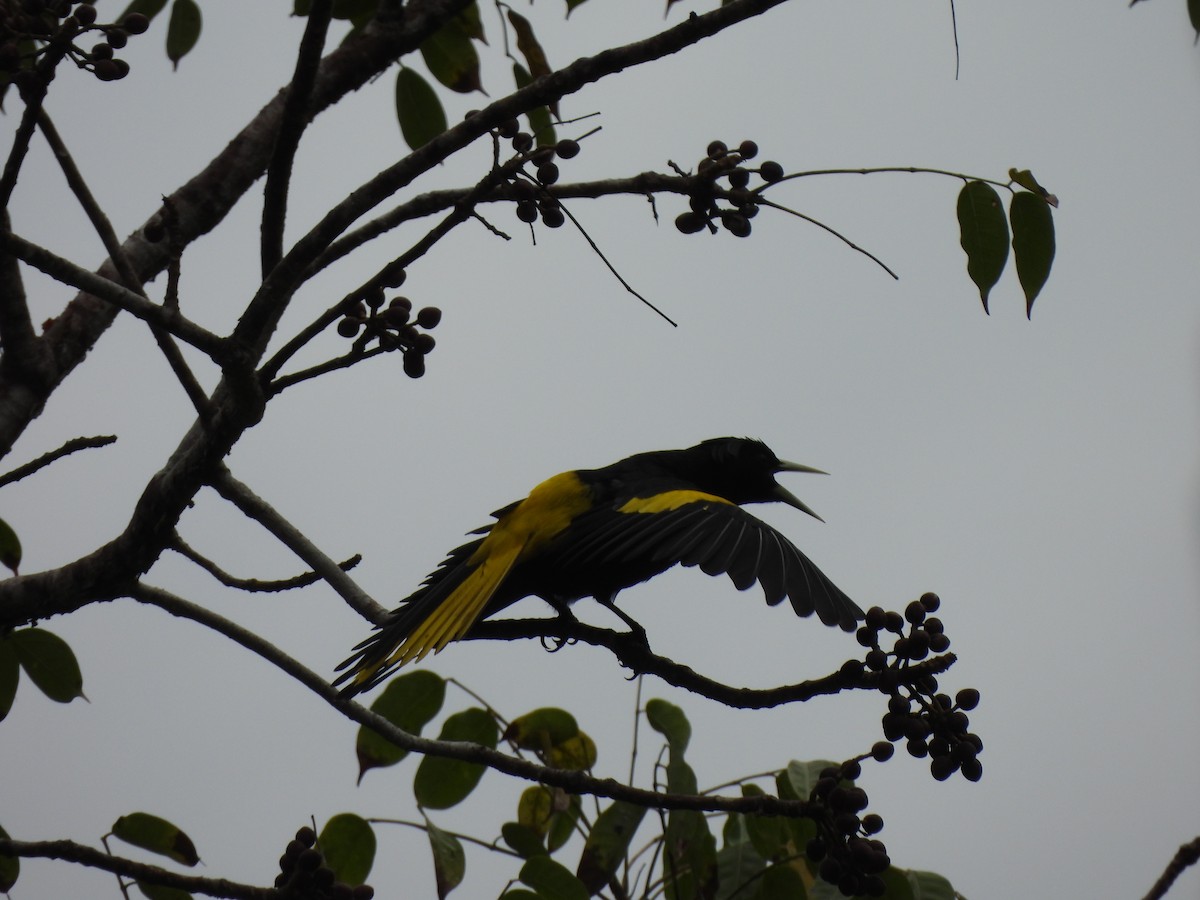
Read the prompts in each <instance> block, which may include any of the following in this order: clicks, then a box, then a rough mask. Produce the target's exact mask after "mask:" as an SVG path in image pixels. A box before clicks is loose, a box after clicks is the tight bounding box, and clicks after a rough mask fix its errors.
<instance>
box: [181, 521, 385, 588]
mask: <svg viewBox="0 0 1200 900" xmlns="http://www.w3.org/2000/svg"><path fill="white" fill-rule="evenodd" d="M167 549H168V550H174V551H175V552H176V553H178V554H179V555H180V556H182V557H184V558H186V559H190V560H191V561H192V562H194V563H195V564H196V565H198V566H199V567H200V568H202V569H203V570H204V571H205V572H207V573H208V574H209V575H211V576H212V577H213V578H215V579H217V581H219V582H221V584H223V585H225V586H226V587H231V588H236V589H237V590H239V591H247V592H249V593H260V594H271V593H278V592H279V591H290V590H294V589H296V588H302V587H308V586H309V585H310V584H315V583H316V582H318V581H320V580H321V576H320V575H318V574H317V573H316V572H304V573H303V574H301V575H293V576H292V577H291V578H277V579H274V580H270V581H264V580H260V579H258V578H238V577H236V576H234V575H230V574H229V573H228V572H226V571H225V570H224V569H222V568H221V567H220V566H218V565H217V564H216V563H215V562H213V561H212V560H211V559H209V558H208V557H206V556H204V555H203V554H201V553H200V552H198V551H197V550H196V549H195V548H193V547H192V546H191V545H190V544H188V543H187V541H185V540H184V539H183V538H181V537H180V536H179V535H178V534H176V535H175V538H174V540H172V541H171V543H170V544H169V545H168V546H167ZM360 562H362V554H361V553H356V554H354V555H353V556H351V557H350V558H349V559H347V560H344V561H342V562H340V563H338V568H340V569H341V570H342V571H343V572H349V571H350V570H351V569H353V568H354V567H355V566H357V565H358V564H359V563H360Z"/></svg>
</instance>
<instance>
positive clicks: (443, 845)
mask: <svg viewBox="0 0 1200 900" xmlns="http://www.w3.org/2000/svg"><path fill="white" fill-rule="evenodd" d="M425 833H426V834H428V835H429V849H430V850H431V851H432V852H433V872H434V875H436V876H437V889H438V900H446V895H447V894H449V893H450V892H451V891H452V890H454V889H455V888H456V887H458V886H459V885H460V884H462V880H463V876H464V875H466V873H467V857H466V854H465V853H464V852H463V847H462V844H461V843H460V842H459V840H458V838H456V837H455V836H454V835H452V834H448V833H447V832H445V831H442V830H441V829H440V828H438V827H437V826H436V825H434V824H433V823H432V822H430V821H429V820H428V819H426V820H425Z"/></svg>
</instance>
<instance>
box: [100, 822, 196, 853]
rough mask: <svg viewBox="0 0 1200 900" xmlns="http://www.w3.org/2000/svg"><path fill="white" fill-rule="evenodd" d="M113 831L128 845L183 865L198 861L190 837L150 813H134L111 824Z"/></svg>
mask: <svg viewBox="0 0 1200 900" xmlns="http://www.w3.org/2000/svg"><path fill="white" fill-rule="evenodd" d="M112 833H113V835H114V836H115V837H118V838H120V839H121V840H123V841H124V842H125V843H127V844H132V845H133V846H135V847H141V848H142V849H143V850H149V851H150V852H151V853H158V854H159V855H161V856H167V857H170V858H171V859H173V860H175V862H178V863H183V864H184V865H185V866H194V865H196V863H198V862H200V857H199V856H198V855H197V853H196V845H195V844H193V843H192V839H191V838H190V837H188V836H187V835H186V834H184V833H183V831H181V830H180V829H179V827H178V826H177V825H173V824H172V823H170V822H168V821H167V820H166V819H162V818H159V817H158V816H155V815H151V814H150V813H144V812H135V813H130V814H129V815H127V816H121V818H119V819H117V821H115V822H114V823H113V827H112Z"/></svg>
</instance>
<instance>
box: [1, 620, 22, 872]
mask: <svg viewBox="0 0 1200 900" xmlns="http://www.w3.org/2000/svg"><path fill="white" fill-rule="evenodd" d="M20 679H21V666H20V664H19V663H18V662H17V651H16V648H15V647H13V645H12V641H10V640H9V639H8V638H7V637H4V636H0V722H3V721H4V719H5V717H6V716H7V715H8V712H9V710H11V709H12V705H13V698H14V697H16V695H17V682H18V681H20ZM0 893H4V892H3V891H0Z"/></svg>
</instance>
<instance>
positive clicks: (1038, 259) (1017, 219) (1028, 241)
mask: <svg viewBox="0 0 1200 900" xmlns="http://www.w3.org/2000/svg"><path fill="white" fill-rule="evenodd" d="M1008 217H1009V219H1010V220H1011V221H1012V230H1013V236H1012V246H1013V257H1014V258H1015V260H1016V264H1017V277H1018V278H1019V279H1020V280H1021V288H1022V290H1024V291H1025V315H1026V316H1027V317H1029V318H1032V317H1033V301H1034V300H1035V299H1037V295H1038V294H1039V293H1041V290H1042V287H1043V286H1044V285H1045V284H1046V279H1047V278H1049V277H1050V266H1051V265H1053V263H1054V216H1053V214H1052V213H1051V212H1050V204H1049V203H1047V202H1046V201H1045V200H1043V199H1042V198H1041V197H1039V196H1038V195H1037V194H1031V193H1028V192H1027V191H1018V192H1017V193H1016V194H1013V198H1012V203H1011V204H1010V205H1009V207H1008Z"/></svg>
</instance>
